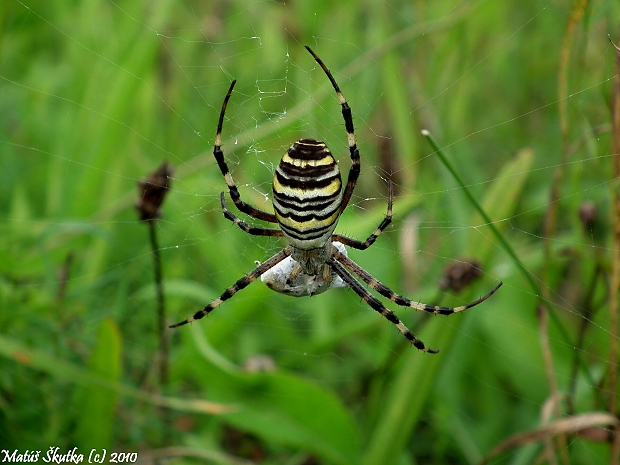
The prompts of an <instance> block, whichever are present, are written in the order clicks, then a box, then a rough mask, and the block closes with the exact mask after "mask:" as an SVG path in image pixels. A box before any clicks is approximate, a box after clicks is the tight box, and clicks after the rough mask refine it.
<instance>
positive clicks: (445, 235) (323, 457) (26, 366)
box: [0, 0, 620, 465]
mask: <svg viewBox="0 0 620 465" xmlns="http://www.w3.org/2000/svg"><path fill="white" fill-rule="evenodd" d="M572 3H573V2H572V1H569V0H560V1H555V2H548V1H535V0H528V1H524V2H517V1H503V2H496V1H476V0H471V1H457V0H435V1H432V2H430V1H420V2H405V1H398V0H396V1H393V2H378V1H374V0H368V1H365V2H356V1H352V0H346V1H342V2H327V1H311V2H310V1H309V2H306V1H301V0H299V1H290V2H289V1H282V2H274V1H271V2H270V1H263V0H260V1H256V2H245V1H240V0H239V1H237V0H235V1H223V0H222V1H210V2H201V1H197V0H185V1H182V2H181V1H174V0H155V1H134V2H120V1H117V0H114V1H110V0H105V1H104V0H94V1H88V2H72V1H56V2H34V1H26V0H24V1H19V0H7V1H4V2H3V3H2V4H1V5H0V24H1V25H2V27H1V29H0V160H1V164H0V166H1V167H2V169H1V170H0V218H1V221H0V367H1V368H0V445H1V446H2V448H3V449H7V450H11V451H12V450H15V449H18V450H19V451H24V450H26V449H29V450H43V451H46V450H47V449H48V448H49V447H50V446H54V447H55V446H58V447H59V448H60V450H61V451H62V452H65V451H67V450H69V449H70V448H72V447H74V446H77V447H78V448H79V451H80V453H84V454H88V453H89V452H90V449H91V448H99V449H100V448H106V449H107V450H108V452H110V451H123V452H138V455H139V457H140V458H145V457H147V456H156V455H157V454H160V455H162V454H163V455H165V454H172V455H173V456H174V457H175V458H174V459H172V460H173V461H174V462H175V463H177V462H178V463H181V462H190V461H196V460H198V459H192V458H191V457H198V458H202V459H208V461H209V460H210V461H212V462H213V463H238V462H235V461H234V460H235V459H234V457H241V458H245V459H248V460H253V461H257V462H260V463H269V464H272V463H273V464H282V463H285V464H291V465H292V464H342V465H347V464H359V463H363V464H365V465H375V464H376V465H379V464H381V465H384V464H392V463H393V464H402V465H405V464H416V463H433V464H441V463H451V464H453V463H463V464H466V463H476V462H477V461H479V460H481V459H482V457H483V456H484V455H485V454H486V453H487V452H488V451H490V450H491V449H492V448H493V447H494V446H496V445H497V444H499V443H501V441H502V440H504V439H506V438H508V437H510V436H512V435H514V434H516V433H518V432H522V431H525V430H531V429H535V428H537V427H540V426H541V425H544V424H545V423H547V422H551V421H552V420H553V419H554V418H559V417H571V416H572V415H577V414H579V413H584V412H590V411H594V410H605V409H606V406H607V405H608V397H609V395H610V393H609V392H607V391H606V388H605V386H607V384H606V383H607V382H608V380H607V369H608V366H607V359H608V353H609V341H610V319H609V308H608V302H607V299H606V296H607V292H608V290H607V288H606V284H605V283H608V282H609V276H610V272H611V266H612V264H611V252H610V251H611V248H612V242H611V231H612V226H611V225H612V216H611V215H612V213H611V206H612V201H611V199H612V193H613V192H614V189H617V188H618V187H617V185H616V184H614V183H613V182H612V180H611V163H612V157H611V142H610V140H611V123H610V122H611V114H610V101H611V93H612V81H611V79H610V78H611V77H612V76H613V74H614V72H615V71H614V58H615V51H614V50H613V48H612V47H611V45H610V44H609V42H608V41H607V34H608V33H611V34H612V37H613V36H614V31H616V30H617V28H618V18H620V14H619V13H620V10H619V8H618V5H617V4H616V2H611V1H605V0H596V1H592V2H590V3H589V4H588V7H587V9H586V10H585V14H584V15H583V16H582V17H581V19H580V20H579V21H578V22H577V24H576V28H575V31H574V36H573V39H572V42H571V43H570V44H569V45H570V46H569V47H568V48H567V46H566V42H563V37H565V33H566V32H565V31H566V27H567V24H568V21H569V17H570V16H571V14H573V13H574V6H573V4H572ZM306 44H307V45H310V46H312V47H313V49H314V50H315V51H316V52H317V53H318V54H319V56H320V57H321V58H322V59H323V61H324V62H325V63H326V64H327V66H328V67H329V68H330V69H331V70H332V71H333V73H334V76H335V78H336V79H337V81H338V83H339V85H340V87H341V89H342V91H343V92H344V95H345V96H346V98H347V99H348V101H349V103H350V104H351V107H352V109H353V114H354V121H355V124H356V134H357V137H358V144H359V147H360V150H361V153H362V176H361V178H360V180H359V182H358V185H357V188H356V191H355V194H354V196H353V199H352V201H351V204H350V207H349V209H348V211H347V212H346V213H345V214H344V216H343V217H342V219H341V221H340V223H339V226H338V229H337V232H339V233H342V234H347V235H349V236H353V237H355V238H358V239H361V240H364V239H365V238H366V237H367V236H368V235H369V234H370V233H371V232H372V231H374V229H375V227H376V225H377V224H378V223H379V222H380V221H381V219H382V217H383V215H384V212H385V204H386V198H387V183H386V182H385V180H386V179H388V178H389V179H392V181H393V182H394V183H395V191H396V194H395V204H394V215H395V220H394V223H393V224H392V226H391V227H390V228H389V230H388V231H386V232H385V233H384V234H383V235H382V236H381V237H380V238H379V239H378V241H377V243H376V244H375V245H373V247H371V248H370V249H368V250H367V251H364V252H360V251H351V252H350V256H351V257H352V258H353V259H354V260H356V261H357V262H358V263H359V264H360V265H361V266H363V267H364V268H365V269H367V270H368V271H370V272H371V273H372V274H373V275H374V276H376V277H377V278H378V279H379V280H381V281H382V282H384V283H385V284H387V285H389V286H391V287H392V288H393V289H394V290H395V291H396V292H399V293H403V294H405V295H407V296H409V297H411V298H413V299H415V300H418V299H419V300H421V301H424V302H427V303H431V304H438V305H444V306H456V305H462V304H464V303H466V302H469V301H472V300H475V299H477V298H478V297H479V296H481V295H483V294H485V293H486V292H487V291H488V290H489V289H491V288H492V287H493V286H494V285H495V284H496V283H497V282H498V281H500V280H502V281H504V286H503V287H502V288H501V289H500V290H499V291H498V292H497V294H496V295H494V296H493V297H492V298H491V299H489V300H488V301H487V302H485V303H483V304H482V305H480V306H479V307H476V308H473V309H470V310H468V311H467V312H465V313H464V314H462V315H454V316H451V317H449V318H444V317H437V318H433V317H432V316H427V315H418V314H414V312H413V311H412V310H410V309H399V308H397V307H396V306H395V305H394V304H392V303H390V302H386V305H387V306H388V307H389V308H390V309H392V310H394V311H396V312H397V313H398V315H399V316H400V317H401V318H402V319H403V321H404V322H405V323H406V324H407V325H408V326H409V327H410V329H411V330H412V331H413V332H414V333H415V334H416V335H417V336H419V337H420V338H421V339H422V340H423V341H424V342H425V343H426V344H427V345H428V346H429V347H431V348H439V349H441V352H440V354H439V355H428V354H424V353H421V352H418V351H416V350H415V349H413V348H411V347H410V346H409V344H408V343H407V341H406V340H405V339H404V338H403V337H402V336H401V335H400V333H399V332H398V331H396V330H395V329H394V327H393V325H391V324H390V323H389V322H387V321H386V320H385V319H383V318H382V317H381V316H380V315H378V314H377V313H376V312H374V311H373V310H372V309H371V308H370V307H368V306H367V305H366V304H364V302H361V301H360V299H359V298H357V297H356V296H355V294H354V293H353V292H350V291H346V290H334V291H330V292H328V293H325V294H323V295H319V296H315V297H312V298H303V299H294V298H290V297H286V296H282V295H278V294H275V293H273V292H271V291H269V290H268V289H267V288H266V287H265V286H263V285H262V284H261V283H255V284H253V285H252V286H250V287H249V288H247V289H245V290H243V291H242V292H239V293H238V294H236V295H235V296H234V297H233V298H232V299H231V300H229V301H227V302H226V303H225V304H224V305H222V306H221V307H219V308H218V309H217V310H216V311H214V312H213V313H212V314H211V315H209V317H208V318H205V319H203V320H201V321H200V322H197V323H194V324H193V325H192V326H191V327H189V326H185V327H182V328H179V329H175V330H169V332H168V333H167V334H168V337H169V338H170V341H169V342H170V356H169V359H168V363H169V366H170V376H169V381H168V383H167V385H166V386H165V387H164V388H163V389H162V388H161V386H160V385H159V378H158V376H157V360H158V339H157V337H158V333H157V315H156V310H155V287H154V284H153V264H152V263H153V261H152V254H151V251H150V249H149V239H148V232H147V229H146V228H145V227H144V226H143V225H141V224H139V222H138V221H137V219H136V214H135V211H134V208H133V206H134V204H135V202H136V199H135V192H136V183H137V182H138V181H139V180H141V179H144V178H145V177H146V176H147V174H148V173H150V172H152V171H153V170H154V169H155V168H156V167H157V166H159V165H160V164H161V163H162V161H164V160H167V161H168V162H169V163H170V164H171V165H173V166H174V167H175V170H174V174H173V182H172V190H171V191H170V192H168V195H167V198H166V202H165V203H164V205H163V206H161V212H162V217H161V219H159V220H158V221H157V223H156V226H155V227H156V229H157V235H158V241H159V245H160V255H161V259H162V264H163V273H164V283H163V284H164V291H165V297H166V311H167V315H168V320H169V323H175V322H177V321H181V320H183V319H185V318H186V317H188V316H190V315H191V314H193V313H194V312H195V311H197V310H199V309H200V308H202V307H203V306H204V305H206V304H208V303H209V302H210V301H212V300H213V299H215V298H216V297H217V296H219V295H220V294H221V292H222V291H223V290H224V289H225V288H226V287H228V286H230V285H232V284H233V283H234V282H235V281H236V280H237V279H239V278H240V277H241V276H243V275H244V274H245V273H247V272H249V271H250V270H252V269H253V267H254V262H255V261H257V260H258V261H260V260H264V259H266V258H268V257H269V256H271V255H272V254H273V253H275V252H276V251H277V250H279V249H280V248H282V247H283V246H284V243H283V242H282V241H279V240H275V239H268V238H261V237H252V236H249V235H247V234H244V233H243V232H242V231H240V230H239V229H238V228H236V227H235V226H234V225H233V224H232V223H230V222H228V221H226V220H225V219H224V218H223V217H222V215H221V212H220V203H219V194H220V192H221V191H222V190H224V189H225V183H224V180H223V179H222V177H221V174H220V172H219V170H218V168H217V166H216V165H215V163H214V160H213V157H212V155H211V153H210V152H211V150H212V145H213V142H214V140H213V138H214V135H215V129H216V126H217V118H218V115H219V109H220V106H221V103H222V100H223V98H224V95H225V93H226V89H227V88H228V86H229V84H230V81H231V79H233V78H236V79H238V83H237V86H236V88H235V93H234V94H233V96H232V98H231V101H230V104H229V106H228V110H227V115H226V116H227V117H226V121H225V125H224V133H223V142H224V145H223V149H224V151H225V154H226V157H227V160H228V162H229V166H230V168H231V171H232V173H233V176H234V178H235V180H236V182H237V184H238V186H239V188H240V191H241V193H242V196H243V197H244V199H245V200H246V201H248V202H251V203H252V204H254V205H256V206H258V207H259V208H262V209H267V210H269V209H270V208H271V206H270V204H269V202H268V200H269V197H270V195H271V177H272V175H273V170H274V167H275V165H276V164H277V162H278V161H279V159H280V157H281V155H282V154H283V153H284V151H285V150H286V149H287V148H288V147H289V146H290V145H291V143H292V142H293V141H295V140H297V139H300V138H302V137H310V138H317V139H322V140H325V141H326V142H327V143H328V145H329V146H330V147H331V149H332V152H334V154H335V155H336V156H337V157H338V159H339V161H340V166H341V169H342V171H343V173H344V176H346V172H347V171H348V168H349V166H350V161H349V160H348V151H347V139H346V132H345V130H344V124H343V121H342V117H341V115H340V107H339V105H338V100H337V98H336V96H335V95H334V92H333V89H332V88H331V86H330V84H329V81H328V80H327V79H326V77H325V75H324V74H323V72H322V71H321V70H320V68H318V66H317V65H316V63H315V62H314V61H313V60H312V57H311V56H310V55H309V54H308V53H307V52H306V50H305V49H304V47H303V46H304V45H306ZM563 44H564V46H563ZM563 47H564V48H563ZM562 50H564V51H567V53H568V61H567V63H568V65H567V66H568V71H569V72H568V74H567V78H566V82H562V81H561V80H560V85H559V84H558V82H559V78H558V70H559V67H560V63H561V61H560V60H561V58H560V56H561V51H562ZM561 85H566V86H567V88H568V95H567V96H563V95H561V94H560V88H561ZM560 101H563V102H565V103H566V108H565V109H564V110H563V111H564V115H565V118H566V121H567V122H568V126H567V129H566V132H565V137H564V143H563V135H562V132H561V125H560V117H559V112H560V110H561V108H560V107H559V105H558V102H560ZM422 128H426V129H428V130H430V131H431V132H432V133H433V135H434V137H435V138H436V139H437V140H438V141H439V144H440V145H441V146H442V147H445V151H446V154H447V156H448V157H449V158H450V159H451V161H452V163H453V164H454V165H455V166H456V167H457V169H458V171H459V174H460V175H461V177H462V178H463V179H464V180H465V181H466V182H467V183H468V187H469V189H470V190H471V191H472V193H473V194H474V196H475V197H476V198H477V199H478V200H479V201H480V203H481V204H482V205H483V206H484V208H485V209H487V212H488V214H489V215H490V217H491V218H492V220H493V221H494V222H495V225H496V226H497V227H498V229H499V230H500V231H501V233H502V234H503V235H504V238H505V239H506V241H507V242H508V243H509V244H510V245H511V247H512V248H513V249H514V250H515V252H516V254H517V255H518V257H519V259H520V260H521V261H522V262H523V263H524V265H525V267H526V269H527V270H528V272H529V273H530V276H531V277H533V279H534V281H535V282H536V283H537V284H538V285H539V287H540V288H541V289H542V290H543V294H544V295H543V297H544V299H545V300H546V302H548V303H549V304H550V306H551V308H552V312H553V314H552V316H551V318H550V321H549V340H550V346H551V355H552V357H553V367H552V368H551V369H550V368H549V366H546V365H545V363H544V360H543V355H542V350H541V342H540V322H539V319H538V317H537V306H538V301H537V297H538V296H537V295H536V293H535V292H534V291H533V290H532V288H531V287H530V286H529V284H528V282H527V281H526V280H525V279H524V277H523V276H522V275H521V274H520V273H519V270H518V268H517V267H516V265H515V263H514V262H513V261H512V260H511V259H510V257H509V256H508V255H507V254H506V253H505V251H504V250H503V249H502V247H501V246H500V244H499V243H498V242H497V240H496V239H495V238H494V236H493V235H492V234H491V232H490V230H489V228H488V226H487V225H485V224H484V222H483V221H482V220H481V219H480V217H479V216H478V215H477V214H476V212H475V210H474V208H473V207H472V205H471V204H470V203H469V201H468V199H467V197H466V196H465V195H464V192H463V190H462V189H461V188H460V187H459V186H458V184H457V183H456V182H455V180H454V179H453V178H452V177H451V176H450V175H449V173H448V172H447V171H446V170H445V169H444V167H443V166H442V165H441V164H440V163H438V161H437V158H436V156H435V155H434V154H433V153H432V150H431V148H430V146H429V145H428V144H427V143H426V141H425V140H424V139H423V138H422V137H420V135H419V131H420V129H422ZM558 169H562V170H563V176H562V177H561V179H560V181H559V183H557V184H556V186H557V188H558V189H559V191H558V193H559V200H558V201H557V202H554V205H555V206H557V208H558V211H557V222H556V227H555V228H554V230H553V231H552V236H551V237H549V238H548V242H547V245H548V248H547V249H546V248H545V247H546V246H545V244H544V243H543V236H544V232H543V223H544V217H545V214H546V212H547V211H548V208H549V198H550V195H551V188H552V182H553V181H552V180H553V178H554V176H555V173H556V172H557V170H558ZM586 201H587V202H590V204H589V208H590V210H589V211H591V210H592V205H593V206H594V208H595V209H596V210H597V211H598V214H597V216H596V218H595V221H592V222H586V223H583V222H582V221H581V220H580V216H579V215H580V213H579V212H580V208H581V207H582V205H583V204H584V202H586ZM229 207H232V204H231V205H229ZM243 219H244V220H247V221H248V222H252V223H253V224H254V223H255V224H258V223H259V222H258V221H254V220H251V218H246V217H243ZM458 260H462V261H466V260H475V261H476V262H477V263H478V264H479V266H480V267H481V269H482V273H481V276H480V278H478V279H477V280H475V281H474V282H473V284H472V285H470V286H467V287H465V288H464V289H463V290H461V291H459V292H458V293H454V292H453V291H450V290H440V282H441V279H442V273H443V270H444V269H445V268H446V267H447V266H449V265H450V264H451V263H452V262H454V261H458ZM549 375H551V377H552V378H553V379H554V380H555V383H557V388H558V390H559V392H560V394H561V399H562V400H561V401H560V402H559V403H558V404H557V405H558V406H559V409H560V411H559V412H550V410H552V409H549V408H547V406H548V405H550V404H549V403H547V402H548V400H549V399H550V384H549ZM612 395H615V393H612ZM172 446H184V447H185V449H182V450H181V449H176V450H170V449H163V450H162V448H166V447H172ZM542 450H543V449H542V445H541V444H540V443H537V444H536V445H529V446H527V447H522V448H517V449H515V450H512V451H510V452H507V453H504V454H503V455H501V458H500V459H497V460H498V461H497V462H495V463H510V464H525V463H533V462H534V460H535V458H536V457H538V456H539V454H540V453H541V451H542ZM556 450H557V451H559V452H558V457H560V458H561V457H562V454H565V458H567V460H568V462H567V463H575V464H577V463H604V461H605V460H607V458H608V456H609V445H608V444H604V443H603V444H601V443H597V442H595V441H594V440H591V439H590V438H588V437H583V436H580V437H579V438H577V437H570V438H567V439H566V441H564V442H562V441H560V442H558V443H557V444H556Z"/></svg>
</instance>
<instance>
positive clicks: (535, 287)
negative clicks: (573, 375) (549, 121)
mask: <svg viewBox="0 0 620 465" xmlns="http://www.w3.org/2000/svg"><path fill="white" fill-rule="evenodd" d="M421 134H422V135H423V136H424V137H426V139H427V140H428V142H429V143H430V144H431V146H432V147H433V149H434V150H435V153H436V154H437V155H438V156H439V159H440V160H441V162H442V163H443V164H444V166H445V167H446V168H447V169H448V171H449V172H450V174H452V176H453V177H454V179H455V180H456V182H457V183H458V184H459V186H460V187H461V188H462V189H463V192H464V193H465V196H466V197H467V198H468V199H469V201H470V202H471V204H472V205H473V207H474V208H475V209H476V210H477V211H478V213H479V214H480V216H481V217H482V219H483V220H484V221H485V222H486V225H487V226H488V227H489V228H490V229H491V232H492V233H493V235H494V236H495V238H496V239H497V241H498V242H499V243H500V245H501V247H502V248H503V249H504V252H506V253H507V254H508V256H509V257H510V258H511V259H512V261H513V262H514V264H515V265H516V266H517V268H518V270H519V271H520V272H521V274H522V275H523V276H524V277H525V279H526V280H527V282H528V283H529V284H530V286H531V288H532V291H533V292H534V294H535V295H536V297H537V298H538V300H539V301H540V302H541V303H542V304H543V305H544V306H545V308H546V309H547V310H548V311H549V314H550V315H551V318H552V320H553V322H554V323H555V325H556V326H557V328H558V330H559V331H560V334H561V336H562V338H563V339H564V340H565V341H566V343H567V344H571V342H570V337H569V335H568V333H567V332H566V329H565V328H564V326H563V325H562V322H561V321H560V319H559V318H558V316H557V315H556V314H555V312H553V310H552V308H551V305H550V304H549V301H548V300H547V299H544V298H543V296H542V292H541V290H540V287H539V286H538V284H537V283H536V281H534V279H533V278H532V276H531V275H530V273H529V272H528V271H527V268H525V266H524V265H523V263H521V260H519V258H518V257H517V254H516V253H515V252H514V250H513V249H512V247H510V244H508V242H507V241H506V239H504V236H503V235H502V234H501V233H500V232H499V230H498V229H497V228H496V227H495V224H494V223H493V221H491V219H490V218H489V216H488V215H487V214H486V212H485V211H484V209H483V208H482V207H481V206H480V204H479V203H478V201H477V200H476V198H475V197H474V196H473V194H472V193H471V191H470V190H469V189H468V188H467V186H466V185H465V182H464V181H463V179H462V178H461V176H460V175H459V174H458V172H457V171H456V170H455V169H454V167H453V166H452V163H450V161H449V160H448V159H447V157H446V156H445V154H444V153H443V150H442V149H440V148H439V146H438V145H437V142H435V139H434V138H433V136H432V135H431V133H430V132H429V131H428V130H427V129H423V130H422V131H421ZM571 346H572V344H571ZM579 361H580V364H581V367H582V369H583V370H584V373H585V374H586V376H587V378H588V381H589V382H590V383H592V385H594V384H596V383H595V381H594V378H593V377H592V375H591V374H590V372H589V371H588V368H587V366H586V365H585V363H583V362H582V360H581V358H579Z"/></svg>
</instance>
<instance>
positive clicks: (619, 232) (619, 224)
mask: <svg viewBox="0 0 620 465" xmlns="http://www.w3.org/2000/svg"><path fill="white" fill-rule="evenodd" d="M618 39H620V30H619V31H618ZM609 40H610V42H612V45H613V46H614V48H615V49H616V66H615V75H614V78H613V93H612V108H611V111H612V115H611V117H612V139H611V149H612V153H613V179H614V180H615V181H616V186H615V189H614V250H613V264H612V274H611V288H610V292H609V313H610V315H609V320H610V325H609V326H610V328H609V332H610V345H609V364H608V366H609V413H611V414H613V415H615V414H616V411H617V408H618V406H617V403H616V396H617V395H618V393H617V388H618V287H619V286H620V192H619V191H618V184H617V182H618V178H620V76H619V73H620V49H619V48H618V46H617V45H616V44H614V43H613V41H612V40H611V37H610V38H609ZM614 433H615V434H614V441H613V444H612V447H611V460H610V464H611V465H618V462H619V460H620V459H619V458H618V456H619V455H620V431H619V430H618V428H615V430H614Z"/></svg>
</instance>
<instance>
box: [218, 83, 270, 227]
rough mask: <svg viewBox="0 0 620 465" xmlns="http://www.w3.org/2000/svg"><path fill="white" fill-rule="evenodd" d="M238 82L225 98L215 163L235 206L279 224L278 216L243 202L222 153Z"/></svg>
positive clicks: (232, 86) (254, 216) (231, 87)
mask: <svg viewBox="0 0 620 465" xmlns="http://www.w3.org/2000/svg"><path fill="white" fill-rule="evenodd" d="M236 82H237V81H236V80H234V81H233V82H232V83H231V84H230V88H229V89H228V93H227V94H226V97H225V98H224V103H223V104H222V110H221V111H220V119H219V122H218V124H217V134H216V135H215V146H214V147H213V156H214V157H215V161H217V166H219V167H220V171H221V172H222V175H223V176H224V180H225V181H226V185H227V186H228V190H229V191H230V197H231V198H232V200H233V202H235V205H236V206H237V208H238V209H239V211H241V212H243V213H245V214H246V215H249V216H251V217H252V218H256V219H258V220H263V221H268V222H269V223H277V222H278V220H276V215H274V214H273V213H268V212H265V211H263V210H259V209H258V208H254V207H253V206H251V205H250V204H247V203H245V202H244V201H243V200H241V194H239V190H238V189H237V186H236V185H235V181H234V180H233V178H232V175H231V174H230V171H229V170H228V165H227V164H226V161H225V160H224V152H222V126H223V124H224V114H225V113H226V106H227V105H228V100H229V99H230V96H231V94H232V91H233V88H234V87H235V83H236Z"/></svg>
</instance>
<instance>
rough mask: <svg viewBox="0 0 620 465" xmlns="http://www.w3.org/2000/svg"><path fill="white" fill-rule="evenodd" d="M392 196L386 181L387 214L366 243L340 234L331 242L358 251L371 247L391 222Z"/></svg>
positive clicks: (391, 190)
mask: <svg viewBox="0 0 620 465" xmlns="http://www.w3.org/2000/svg"><path fill="white" fill-rule="evenodd" d="M392 196H393V189H392V181H388V208H387V213H386V214H385V218H383V221H382V222H381V223H380V224H379V226H378V227H377V229H376V230H375V232H373V233H372V234H371V235H370V236H368V239H366V242H361V241H358V240H355V239H351V238H350V237H347V236H341V235H340V234H334V235H333V236H332V242H334V241H337V242H340V243H342V244H344V245H348V246H349V247H353V248H354V249H358V250H366V249H367V248H368V247H370V246H371V245H373V244H374V243H375V241H376V240H377V237H379V235H380V234H381V233H382V232H383V230H384V229H385V228H387V227H388V226H389V225H390V223H391V222H392Z"/></svg>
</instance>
